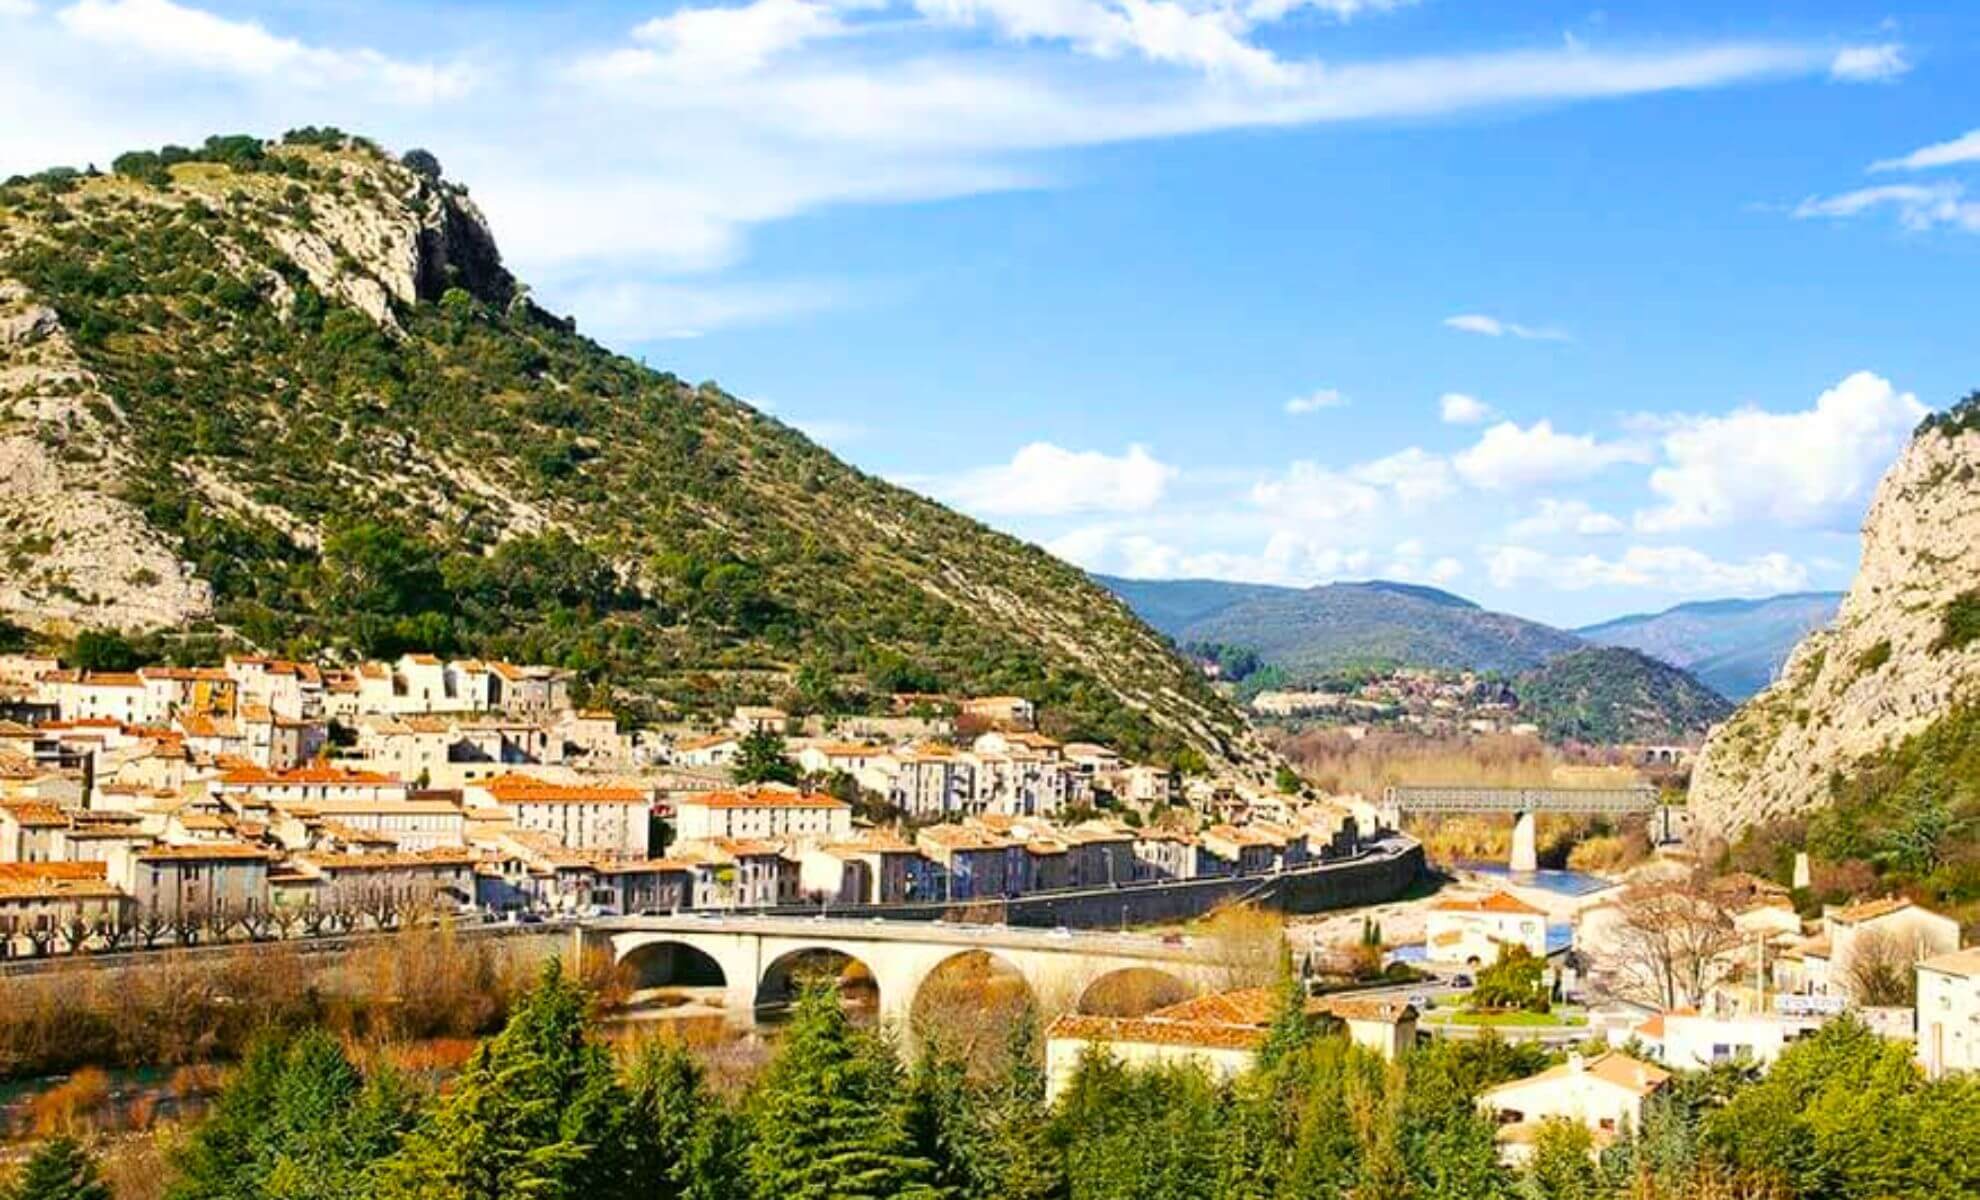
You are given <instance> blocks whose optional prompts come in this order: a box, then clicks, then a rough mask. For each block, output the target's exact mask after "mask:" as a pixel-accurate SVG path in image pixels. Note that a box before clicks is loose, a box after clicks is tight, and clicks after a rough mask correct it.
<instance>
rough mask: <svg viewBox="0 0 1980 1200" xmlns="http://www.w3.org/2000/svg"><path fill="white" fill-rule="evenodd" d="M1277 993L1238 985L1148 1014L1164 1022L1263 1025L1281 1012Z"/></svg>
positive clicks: (1261, 1026) (1267, 988)
mask: <svg viewBox="0 0 1980 1200" xmlns="http://www.w3.org/2000/svg"><path fill="white" fill-rule="evenodd" d="M1278 1005H1279V998H1278V995H1277V992H1276V990H1275V989H1273V988H1269V987H1250V988H1239V989H1237V990H1236V991H1231V992H1213V993H1212V994H1210V995H1208V996H1198V997H1196V998H1195V999H1194V1000H1185V1001H1183V1002H1182V1003H1180V1004H1171V1005H1169V1006H1168V1007H1167V1008H1158V1009H1156V1010H1155V1011H1154V1012H1151V1013H1149V1014H1148V1016H1149V1017H1150V1018H1151V1019H1159V1020H1164V1021H1211V1022H1215V1023H1217V1024H1220V1025H1256V1026H1258V1027H1259V1028H1261V1029H1262V1028H1264V1027H1265V1026H1267V1025H1270V1024H1271V1023H1272V1017H1273V1014H1274V1013H1275V1012H1277V1011H1278Z"/></svg>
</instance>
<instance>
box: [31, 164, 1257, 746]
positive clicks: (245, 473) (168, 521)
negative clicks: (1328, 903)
mask: <svg viewBox="0 0 1980 1200" xmlns="http://www.w3.org/2000/svg"><path fill="white" fill-rule="evenodd" d="M0 617H5V618H8V619H11V620H13V621H15V622H18V623H20V624H24V625H30V626H35V627H39V628H44V629H51V630H55V631H58V632H59V631H69V630H73V629H75V628H79V627H97V628H106V627H115V628H122V629H127V630H130V629H141V630H153V629H165V630H170V631H177V630H181V629H183V628H185V627H187V626H190V625H198V624H202V623H203V624H204V625H205V626H206V627H207V629H208V630H209V631H212V632H217V633H219V634H221V635H223V636H231V637H234V638H237V639H240V640H245V641H248V642H251V643H254V644H259V645H264V646H278V645H279V646H283V647H291V648H294V649H296V650H297V652H301V651H303V650H304V649H309V650H320V651H323V652H327V653H331V654H392V653H397V652H398V651H399V650H402V649H407V648H418V647H426V648H431V649H435V650H441V651H446V652H458V653H463V654H473V655H485V656H504V657H519V658H527V659H530V660H532V661H551V662H559V663H562V664H564V665H567V666H571V667H573V668H576V669H579V670H581V671H583V672H584V673H585V674H586V676H587V677H588V678H590V679H592V680H593V681H595V682H597V683H599V684H600V685H601V686H602V687H605V688H608V689H609V694H610V695H611V696H612V697H613V698H614V699H616V700H623V701H625V702H626V703H628V704H632V705H639V704H647V703H652V704H659V703H662V702H665V703H671V704H673V705H675V706H677V707H679V708H682V709H688V710H691V711H693V710H704V711H712V710H719V709H721V708H723V707H725V706H726V705H729V704H733V703H736V702H739V701H746V700H751V699H777V700H782V699H785V698H786V696H787V695H789V694H790V693H792V692H794V691H795V692H798V693H801V695H800V696H799V697H797V698H798V699H801V700H802V701H803V702H804V703H806V704H809V705H811V706H814V707H844V708H855V709H856V708H859V707H863V706H866V705H868V704H872V705H876V706H879V707H884V706H885V703H886V702H885V700H884V696H885V695H886V694H887V693H889V692H892V691H897V690H899V691H932V690H953V691H958V692H975V693H979V694H994V693H1013V692H1014V693H1020V694H1024V695H1027V696H1029V697H1031V698H1032V699H1034V700H1037V701H1039V702H1040V704H1041V707H1042V709H1043V710H1044V712H1045V713H1046V714H1047V717H1048V719H1049V720H1050V722H1051V723H1052V724H1051V728H1050V731H1051V732H1054V733H1056V734H1060V735H1063V736H1067V737H1091V738H1098V739H1101V740H1106V741H1110V742H1112V743H1114V744H1116V745H1118V746H1120V747H1121V748H1122V749H1124V750H1127V751H1128V752H1130V753H1136V754H1140V755H1143V756H1146V757H1164V756H1170V755H1175V756H1177V757H1179V758H1180V759H1181V760H1182V761H1184V762H1189V761H1191V756H1189V755H1185V754H1184V753H1183V752H1184V751H1185V750H1190V751H1194V752H1196V754H1198V755H1201V756H1203V757H1205V758H1208V759H1210V760H1212V761H1215V760H1217V759H1220V758H1221V759H1225V760H1227V761H1229V760H1243V759H1251V760H1253V761H1254V762H1262V761H1263V760H1262V756H1261V751H1260V750H1259V748H1258V746H1257V744H1256V742H1255V740H1254V739H1252V738H1251V736H1250V734H1249V732H1248V731H1247V730H1246V729H1245V728H1244V726H1243V724H1242V722H1241V721H1240V720H1239V719H1238V717H1237V714H1236V712H1235V711H1234V710H1233V709H1232V708H1231V707H1230V706H1229V705H1228V704H1227V703H1225V702H1224V701H1223V700H1222V699H1221V698H1220V697H1218V696H1217V695H1216V694H1215V693H1214V692H1212V691H1211V690H1210V689H1209V687H1208V685H1207V684H1206V683H1205V682H1204V681H1203V679H1202V677H1201V676H1200V675H1199V674H1198V673H1197V672H1196V671H1195V670H1194V669H1192V668H1191V667H1190V666H1189V665H1188V664H1187V663H1184V662H1183V661H1182V660H1181V659H1179V658H1178V657H1177V656H1176V655H1175V654H1173V653H1172V652H1171V651H1170V650H1169V648H1168V647H1167V645H1166V644H1165V643H1164V642H1163V641H1162V639H1161V638H1160V637H1159V636H1158V635H1156V634H1155V633H1154V632H1153V631H1152V630H1150V629H1148V628H1147V627H1146V626H1144V625H1142V624H1140V623H1139V622H1138V621H1136V620H1134V618H1133V617H1132V616H1131V615H1130V614H1129V613H1128V612H1127V610H1126V609H1125V608H1124V607H1123V606H1122V605H1121V604H1120V603H1119V602H1118V601H1116V600H1114V599H1113V598H1112V597H1111V596H1110V595H1108V594H1107V593H1105V592H1104V591H1102V590H1101V589H1100V588H1098V587H1097V586H1095V585H1094V584H1093V583H1092V582H1090V581H1089V580H1087V579H1086V578H1085V576H1084V575H1083V574H1081V573H1080V572H1078V571H1076V570H1074V569H1073V568H1072V567H1070V566H1068V565H1066V564H1065V563H1062V562H1060V561H1058V560H1057V559H1054V558H1052V557H1051V556H1049V555H1047V554H1045V553H1044V552H1043V551H1041V550H1039V549H1037V548H1036V547H1033V546H1029V545H1026V544H1024V543H1022V542H1019V541H1017V540H1016V539H1013V538H1010V537H1006V536H1004V535H1002V534H999V533H997V532H995V531H994V530H990V529H987V528H985V527H984V526H982V525H980V524H978V523H977V522H975V521H972V520H969V519H968V518H965V517H963V516H961V515H959V514H957V513H954V512H951V511H949V510H947V509H945V508H942V507H941V506H940V505H937V504H935V503H933V502H931V501H929V500H927V499H925V498H923V497H920V496H917V495H914V494H913V493H910V492H907V491H905V490H903V489H901V488H898V487H894V486H892V485H890V484H887V483H886V482H884V481H882V480H879V479H875V478H873V477H871V476H868V475H866V474H864V473H862V472H860V471H858V470H856V469H854V468H852V467H850V466H848V465H847V464H846V463H844V462H841V461H839V460H838V459H836V458H834V457H833V456H832V455H831V454H829V453H827V452H826V451H824V450H823V449H821V448H820V447H818V446H817V445H815V444H813V443H811V442H810V441H808V440H807V439H805V438H804V437H802V436H801V435H799V434H798V433H797V432H796V431H794V430H791V429H789V428H787V427H786V426H784V425H782V424H780V423H779V422H777V421H775V420H773V419H771V418H769V417H766V416H765V415H763V414H761V413H759V412H756V411H755V410H753V409H752V408H750V407H749V406H747V405H745V404H742V403H740V402H738V401H737V400H735V399H734V398H732V397H730V396H728V395H726V394H725V393H723V392H722V391H721V390H720V389H719V388H716V387H714V386H712V385H703V386H699V387H697V386H692V385H689V384H687V383H685V382H683V381H682V380H680V379H679V378H677V377H675V376H673V375H670V374H666V373H663V372H659V371H654V370H649V369H647V368H646V367H644V366H643V365H641V364H639V363H635V362H632V361H630V360H628V359H626V358H623V357H621V356H618V355H615V354H612V353H610V352H609V351H607V350H605V349H604V348H602V347H600V346H598V345H596V344H595V343H592V342H590V341H588V340H586V339H584V338H582V337H580V336H577V333H576V331H575V329H574V328H573V326H572V325H571V324H570V323H569V322H566V321H561V320H558V319H555V318H552V317H550V316H548V315H547V314H545V313H543V312H542V311H540V310H539V309H537V308H536V307H535V306H534V305H532V304H531V303H529V301H528V300H527V298H526V290H525V289H524V288H523V287H522V286H521V285H520V284H518V283H517V281H516V280H515V279H514V278H513V277H512V276H511V275H510V274H509V272H508V271H507V270H506V269H505V268H504V267H503V265H502V260H501V255H500V252H499V251H498V250H497V248H496V243H495V239H494V237H493V236H492V235H491V233H490V231H489V229H488V227H487V225H486V223H485V222H484V221H483V220H482V218H481V216H480V214H479V213H478V212H477V211H476V210H475V207H474V206H473V204H472V203H471V202H470V201H469V200H468V197H467V193H466V190H465V189H464V188H462V187H459V186H457V185H454V184H451V183H449V182H447V181H445V180H443V179H442V178H441V177H440V175H439V171H438V167H437V164H433V163H431V162H430V161H428V162H425V163H418V162H415V164H414V165H413V166H408V165H407V164H406V163H403V162H400V161H398V160H395V159H393V158H391V157H389V156H387V155H385V154H383V153H381V152H380V151H379V150H377V148H375V147H373V146H371V145H370V144H369V143H366V142H363V141H362V140H358V139H350V138H346V137H345V136H344V135H342V134H338V133H336V132H335V131H316V130H305V131H298V134H297V135H294V136H291V137H290V138H287V139H284V140H283V141H280V142H272V143H263V142H261V141H259V140H257V139H253V138H246V137H240V138H216V139H212V140H211V141H209V142H208V143H207V144H206V145H205V146H204V147H203V148H202V149H200V150H181V149H173V148H168V149H167V150H165V151H160V152H155V153H153V152H140V153H137V154H131V155H124V156H120V158H119V159H118V161H117V164H116V167H115V173H114V174H112V175H109V176H83V175H80V174H78V173H76V172H73V171H68V172H63V171H55V172H47V173H44V174H43V175H40V176H35V177H32V178H25V179H14V180H9V181H7V182H5V183H4V184H0ZM1267 769H1268V768H1267Z"/></svg>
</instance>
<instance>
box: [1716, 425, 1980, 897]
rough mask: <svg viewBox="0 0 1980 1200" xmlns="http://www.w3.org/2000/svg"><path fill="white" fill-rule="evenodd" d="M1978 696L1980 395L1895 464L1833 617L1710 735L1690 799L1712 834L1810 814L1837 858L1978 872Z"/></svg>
mask: <svg viewBox="0 0 1980 1200" xmlns="http://www.w3.org/2000/svg"><path fill="white" fill-rule="evenodd" d="M1976 702H1980V394H1976V395H1974V396H1970V397H1968V398H1967V399H1966V400H1964V401H1962V402H1961V403H1960V404H1958V405H1955V406H1954V407H1953V408H1951V409H1950V410H1948V411H1947V412H1945V413H1944V414H1940V415H1937V416H1934V417H1932V418H1928V419H1927V420H1926V422H1925V423H1924V424H1923V425H1921V426H1920V427H1919V430H1918V432H1917V433H1916V434H1915V435H1914V436H1913V438H1912V440H1911V442H1910V444H1909V445H1908V446H1907V447H1906V448H1905V450H1904V451H1903V453H1902V454H1900V455H1899V456H1898V459H1897V461H1896V463H1894V464H1893V465H1892V466H1891V468H1890V470H1889V472H1887V473H1886V474H1885V476H1884V478H1883V481H1882V482H1881V483H1880V484H1879V485H1878V488H1877V494H1876V498H1875V499H1874V501H1873V502H1872V504H1871V506H1870V511H1869V514H1868V515H1867V516H1866V517H1865V519H1864V525H1863V545H1862V557H1861V563H1860V565H1859V566H1858V568H1857V573H1856V579H1855V582H1854V583H1852V584H1851V586H1850V589H1849V592H1848V594H1847V595H1845V596H1844V597H1843V602H1842V606H1841V608H1840V609H1839V610H1838V611H1837V613H1836V618H1835V620H1834V622H1833V623H1832V624H1830V625H1829V627H1828V628H1826V629H1824V630H1821V631H1820V632H1817V633H1814V634H1811V635H1810V636H1809V637H1807V638H1805V639H1803V641H1802V642H1801V644H1800V645H1799V646H1797V647H1796V648H1795V650H1794V653H1793V654H1792V655H1790V656H1789V658H1788V662H1787V666H1786V667H1785V668H1784V669H1783V670H1782V672H1781V678H1780V680H1779V681H1778V682H1776V683H1775V684H1774V685H1773V686H1771V687H1769V688H1767V689H1766V690H1765V691H1763V692H1761V693H1760V694H1759V695H1757V696H1755V697H1753V698H1752V699H1751V700H1748V701H1747V702H1746V703H1745V704H1744V705H1742V706H1741V707H1740V709H1739V711H1738V713H1736V714H1735V715H1734V716H1733V717H1732V719H1730V720H1728V721H1726V722H1725V723H1724V724H1723V725H1721V726H1720V727H1719V728H1718V730H1716V731H1715V732H1714V734H1713V735H1712V738H1711V740H1710V741H1709V742H1707V744H1706V746H1705V749H1704V752H1703V754H1702V755H1701V757H1700V759H1699V761H1698V764H1697V767H1696V769H1695V771H1694V773H1693V777H1692V793H1691V809H1692V811H1693V813H1694V814H1695V815H1696V818H1697V820H1698V822H1699V825H1700V828H1701V830H1702V831H1703V832H1704V833H1706V834H1707V835H1713V836H1725V837H1733V836H1736V835H1738V834H1740V833H1741V832H1743V831H1746V830H1750V829H1753V828H1755V827H1757V826H1761V825H1764V824H1766V823H1768V822H1771V821H1775V820H1777V819H1786V820H1800V819H1807V820H1810V821H1812V822H1814V823H1815V825H1814V827H1813V828H1812V831H1811V832H1810V834H1809V842H1810V846H1811V849H1815V848H1818V846H1817V841H1818V839H1817V837H1816V833H1817V832H1820V831H1821V829H1822V828H1823V827H1826V829H1827V833H1826V834H1824V837H1823V839H1822V845H1824V846H1826V848H1827V855H1828V857H1830V858H1831V859H1840V858H1856V859H1861V860H1863V861H1865V862H1869V863H1874V864H1877V866H1878V869H1885V868H1886V867H1888V865H1889V864H1891V863H1895V862H1904V861H1910V860H1914V859H1918V858H1922V859H1924V860H1926V861H1925V863H1924V865H1925V866H1932V869H1933V870H1936V869H1937V866H1935V865H1933V864H1935V863H1938V861H1939V859H1940V857H1941V856H1944V857H1945V858H1946V859H1947V860H1948V861H1952V862H1954V863H1957V862H1958V861H1961V860H1962V856H1964V861H1966V862H1967V866H1966V867H1965V868H1964V869H1965V870H1966V872H1967V875H1968V876H1972V875H1973V871H1972V869H1971V863H1972V861H1976V860H1980V845H1976V840H1975V839H1976V830H1980V775H1976V773H1975V770H1976V769H1980V720H1976V719H1975V717H1974V709H1973V706H1974V705H1975V704H1976ZM1961 831H1963V832H1961ZM1955 834H1957V839H1955V837H1954V835H1955ZM1913 865H1914V866H1919V864H1918V863H1917V862H1914V863H1913ZM1915 873H1917V874H1923V867H1920V870H1919V871H1918V872H1915ZM1969 886H1974V887H1976V888H1980V884H1973V883H1971V881H1970V882H1969Z"/></svg>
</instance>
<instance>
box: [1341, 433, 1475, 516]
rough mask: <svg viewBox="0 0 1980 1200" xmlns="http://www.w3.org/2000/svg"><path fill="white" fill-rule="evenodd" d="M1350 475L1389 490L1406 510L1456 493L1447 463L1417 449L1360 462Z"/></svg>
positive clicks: (1412, 448)
mask: <svg viewBox="0 0 1980 1200" xmlns="http://www.w3.org/2000/svg"><path fill="white" fill-rule="evenodd" d="M1349 474H1350V475H1351V476H1352V477H1353V478H1355V479H1356V480H1358V481H1360V482H1362V483H1372V484H1374V485H1376V486H1377V487H1384V488H1388V489H1389V490H1390V491H1392V492H1394V493H1395V496H1396V499H1397V500H1400V501H1401V502H1402V504H1403V507H1405V508H1411V507H1414V506H1416V505H1419V504H1426V503H1429V502H1430V501H1433V500H1441V499H1443V498H1444V497H1445V496H1448V495H1450V494H1451V493H1452V492H1453V491H1455V490H1457V489H1456V487H1455V485H1454V484H1453V483H1452V482H1451V465H1450V463H1448V462H1446V461H1445V460H1444V459H1442V458H1440V457H1439V456H1437V455H1435V454H1430V453H1428V452H1426V451H1424V450H1422V449H1421V448H1419V447H1416V446H1411V447H1409V448H1408V449H1407V450H1398V451H1396V452H1395V453H1394V454H1391V455H1388V456H1386V457H1384V458H1378V459H1375V460H1373V461H1372V462H1365V463H1362V464H1360V465H1359V466H1356V467H1353V468H1351V469H1350V471H1349Z"/></svg>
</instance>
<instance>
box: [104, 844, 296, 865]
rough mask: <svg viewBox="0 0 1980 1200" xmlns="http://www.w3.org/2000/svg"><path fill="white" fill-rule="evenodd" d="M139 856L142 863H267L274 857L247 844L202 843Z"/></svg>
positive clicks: (160, 848)
mask: <svg viewBox="0 0 1980 1200" xmlns="http://www.w3.org/2000/svg"><path fill="white" fill-rule="evenodd" d="M137 856H138V859H139V861H141V862H155V861H160V860H166V859H180V860H199V859H212V860H220V861H228V862H232V861H239V860H243V859H262V860H264V861H266V860H267V859H270V858H273V857H274V855H272V854H270V853H269V852H268V851H266V850H263V849H262V848H261V847H259V846H250V845H248V844H247V843H246V842H200V843H199V844H197V845H192V846H153V847H151V848H150V849H148V850H140V851H138V855H137Z"/></svg>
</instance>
